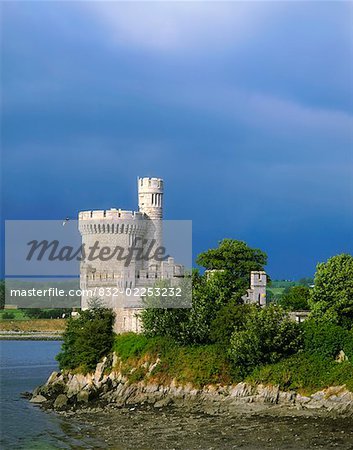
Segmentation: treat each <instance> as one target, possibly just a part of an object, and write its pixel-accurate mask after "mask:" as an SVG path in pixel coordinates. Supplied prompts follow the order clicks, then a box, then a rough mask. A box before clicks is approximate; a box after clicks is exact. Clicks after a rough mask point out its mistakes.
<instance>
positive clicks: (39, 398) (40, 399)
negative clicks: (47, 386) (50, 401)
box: [30, 394, 47, 403]
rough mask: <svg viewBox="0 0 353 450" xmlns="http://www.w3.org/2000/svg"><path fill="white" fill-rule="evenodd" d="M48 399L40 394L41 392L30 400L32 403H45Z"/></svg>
mask: <svg viewBox="0 0 353 450" xmlns="http://www.w3.org/2000/svg"><path fill="white" fill-rule="evenodd" d="M46 401H47V399H46V398H45V397H44V395H40V394H38V395H34V396H33V397H32V398H31V400H30V402H31V403H44V402H46Z"/></svg>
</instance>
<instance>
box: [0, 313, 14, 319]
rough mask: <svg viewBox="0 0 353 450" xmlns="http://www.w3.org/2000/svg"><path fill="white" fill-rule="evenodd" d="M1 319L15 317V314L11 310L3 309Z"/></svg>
mask: <svg viewBox="0 0 353 450" xmlns="http://www.w3.org/2000/svg"><path fill="white" fill-rule="evenodd" d="M1 318H2V319H3V320H12V319H14V318H15V314H14V313H13V312H12V311H4V312H3V313H2V315H1Z"/></svg>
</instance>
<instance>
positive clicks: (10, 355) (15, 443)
mask: <svg viewBox="0 0 353 450" xmlns="http://www.w3.org/2000/svg"><path fill="white" fill-rule="evenodd" d="M0 346H1V368H0V383H1V384H0V394H1V405H0V419H1V422H0V423H1V432H0V447H1V448H2V449H6V450H7V449H25V450H30V449H57V448H77V449H79V448H99V447H100V445H99V442H96V440H95V439H93V438H87V437H86V436H85V432H84V430H85V425H84V424H81V423H80V422H77V421H72V420H69V419H68V418H65V417H62V416H60V415H58V414H54V413H51V412H46V411H43V410H41V409H40V408H39V407H38V406H35V405H33V404H32V403H29V401H28V400H26V399H24V398H21V396H20V394H21V392H24V391H31V390H33V389H34V388H35V387H36V386H38V385H39V384H43V383H44V382H45V380H46V379H47V378H48V375H49V374H50V373H51V372H52V371H53V370H57V364H56V361H55V355H56V354H57V353H58V352H59V349H60V342H56V341H1V342H0Z"/></svg>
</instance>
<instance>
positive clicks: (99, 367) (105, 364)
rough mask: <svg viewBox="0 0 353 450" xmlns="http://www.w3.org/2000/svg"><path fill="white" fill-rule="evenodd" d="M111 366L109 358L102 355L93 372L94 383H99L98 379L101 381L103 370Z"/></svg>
mask: <svg viewBox="0 0 353 450" xmlns="http://www.w3.org/2000/svg"><path fill="white" fill-rule="evenodd" d="M109 367H111V358H108V357H106V356H105V357H104V358H103V360H102V362H100V363H98V364H97V366H96V371H95V372H94V377H93V379H94V383H95V384H96V385H98V384H99V382H100V381H102V379H103V376H104V372H105V371H106V370H107V369H108V368H109Z"/></svg>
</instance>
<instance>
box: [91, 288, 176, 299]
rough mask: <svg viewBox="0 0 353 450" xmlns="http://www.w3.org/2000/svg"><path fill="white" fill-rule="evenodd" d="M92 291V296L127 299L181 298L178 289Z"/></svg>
mask: <svg viewBox="0 0 353 450" xmlns="http://www.w3.org/2000/svg"><path fill="white" fill-rule="evenodd" d="M90 291H91V292H90V293H92V291H94V295H97V294H98V295H100V296H103V295H107V296H113V297H117V296H118V295H126V296H127V297H181V295H182V290H181V288H180V287H147V288H146V287H135V288H118V287H113V288H111V287H97V288H94V289H91V290H90Z"/></svg>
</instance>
